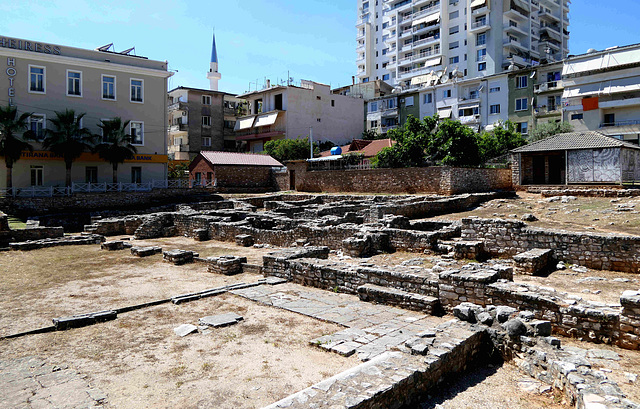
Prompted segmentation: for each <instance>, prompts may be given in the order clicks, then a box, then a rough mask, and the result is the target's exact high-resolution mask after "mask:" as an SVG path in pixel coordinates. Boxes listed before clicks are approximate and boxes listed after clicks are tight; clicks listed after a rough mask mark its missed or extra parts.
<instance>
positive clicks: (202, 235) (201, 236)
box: [193, 229, 209, 241]
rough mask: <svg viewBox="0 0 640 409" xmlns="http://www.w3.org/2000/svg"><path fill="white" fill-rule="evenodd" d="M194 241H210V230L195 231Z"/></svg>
mask: <svg viewBox="0 0 640 409" xmlns="http://www.w3.org/2000/svg"><path fill="white" fill-rule="evenodd" d="M193 239H194V240H195V241H207V240H209V230H207V229H195V230H194V231H193Z"/></svg>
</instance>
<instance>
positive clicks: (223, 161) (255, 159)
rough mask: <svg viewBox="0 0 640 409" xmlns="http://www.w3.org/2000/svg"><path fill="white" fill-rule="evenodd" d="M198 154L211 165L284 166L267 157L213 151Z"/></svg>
mask: <svg viewBox="0 0 640 409" xmlns="http://www.w3.org/2000/svg"><path fill="white" fill-rule="evenodd" d="M200 154H201V155H202V157H203V158H204V159H205V160H206V161H207V162H209V163H211V164H212V165H240V166H278V167H279V166H284V165H283V164H282V163H280V162H278V161H277V160H275V159H273V158H272V157H271V156H269V155H258V154H255V153H236V152H215V151H202V152H200Z"/></svg>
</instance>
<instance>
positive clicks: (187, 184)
mask: <svg viewBox="0 0 640 409" xmlns="http://www.w3.org/2000/svg"><path fill="white" fill-rule="evenodd" d="M216 186H217V180H215V179H213V180H202V181H196V180H189V179H174V180H152V181H150V182H144V183H106V182H103V183H72V184H71V187H57V186H30V187H14V188H10V189H0V197H60V196H72V195H74V194H82V193H111V192H150V191H152V190H153V189H191V188H213V187H216Z"/></svg>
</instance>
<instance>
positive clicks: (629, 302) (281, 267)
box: [263, 248, 640, 350]
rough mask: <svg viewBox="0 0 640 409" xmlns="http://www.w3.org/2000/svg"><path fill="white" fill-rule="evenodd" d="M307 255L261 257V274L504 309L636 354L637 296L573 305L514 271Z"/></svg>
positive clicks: (639, 336)
mask: <svg viewBox="0 0 640 409" xmlns="http://www.w3.org/2000/svg"><path fill="white" fill-rule="evenodd" d="M312 249H313V248H310V249H308V248H303V249H300V250H297V251H296V250H288V251H287V252H274V253H271V254H268V255H265V256H263V274H264V275H265V276H275V277H279V278H283V279H285V280H288V281H291V282H293V283H296V284H301V285H306V286H313V287H317V288H321V289H325V290H333V291H340V292H344V293H348V294H357V291H358V290H357V289H358V287H360V286H362V285H365V284H374V285H380V286H384V287H388V288H394V289H398V290H403V291H406V292H409V293H414V294H419V295H427V296H432V297H436V298H438V299H439V301H440V305H441V307H442V308H443V309H444V310H445V311H452V310H453V308H454V307H456V306H458V305H460V304H462V303H465V302H471V303H474V304H478V305H480V306H483V307H486V306H489V305H504V306H509V307H513V308H516V309H518V310H520V311H525V310H526V311H531V312H532V313H533V314H534V316H535V318H536V319H540V320H546V321H550V322H551V325H552V326H553V331H554V332H555V333H557V334H562V335H564V336H569V337H575V338H581V339H583V340H585V341H591V342H601V343H607V344H616V345H618V346H619V347H621V348H625V349H636V350H637V349H640V292H638V293H637V294H636V293H633V294H630V293H629V294H627V293H625V294H623V295H622V297H621V303H622V304H623V305H624V308H622V307H621V306H620V305H606V304H603V303H597V302H590V301H585V300H581V299H575V297H571V296H570V295H569V294H567V293H563V292H558V291H555V290H553V289H550V288H547V287H538V286H534V285H525V284H516V283H514V282H513V281H511V280H512V279H511V277H512V274H513V270H512V269H511V268H510V267H507V266H504V265H500V264H497V265H496V264H494V265H491V266H487V265H467V266H466V267H465V268H463V269H461V270H448V271H442V272H440V273H434V272H433V271H431V270H419V271H416V270H410V269H405V270H402V269H394V270H393V271H390V270H384V269H376V268H372V267H362V266H357V265H353V264H348V263H341V262H335V261H328V260H319V259H314V258H305V257H313V256H309V253H308V252H309V251H312ZM301 257H302V258H301Z"/></svg>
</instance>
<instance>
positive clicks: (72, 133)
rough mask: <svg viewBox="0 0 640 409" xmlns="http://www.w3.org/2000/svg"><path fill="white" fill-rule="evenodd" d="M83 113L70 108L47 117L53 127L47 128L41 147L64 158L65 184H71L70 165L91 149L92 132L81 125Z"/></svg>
mask: <svg viewBox="0 0 640 409" xmlns="http://www.w3.org/2000/svg"><path fill="white" fill-rule="evenodd" d="M84 115H85V114H79V115H78V116H77V117H76V113H75V111H74V110H72V109H66V110H65V111H64V112H56V117H55V118H53V119H49V122H51V123H52V124H53V126H54V127H55V129H47V130H46V134H45V138H44V140H43V141H42V147H43V148H45V149H49V150H50V151H51V152H53V153H54V154H56V155H58V156H61V157H62V158H63V159H64V165H65V167H66V169H67V175H66V178H65V185H66V186H67V187H70V186H71V165H73V162H74V161H75V160H76V159H78V158H79V157H80V155H82V153H83V152H85V151H88V150H90V149H91V142H92V141H93V139H94V136H93V134H91V132H90V131H89V130H88V129H87V128H83V127H82V125H81V124H82V117H83V116H84Z"/></svg>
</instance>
